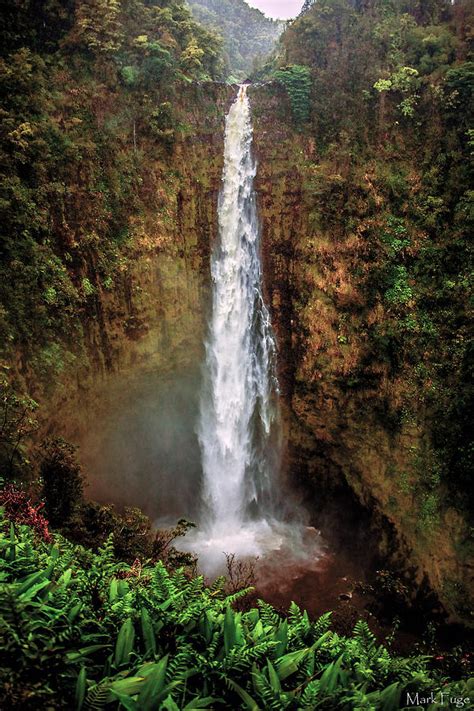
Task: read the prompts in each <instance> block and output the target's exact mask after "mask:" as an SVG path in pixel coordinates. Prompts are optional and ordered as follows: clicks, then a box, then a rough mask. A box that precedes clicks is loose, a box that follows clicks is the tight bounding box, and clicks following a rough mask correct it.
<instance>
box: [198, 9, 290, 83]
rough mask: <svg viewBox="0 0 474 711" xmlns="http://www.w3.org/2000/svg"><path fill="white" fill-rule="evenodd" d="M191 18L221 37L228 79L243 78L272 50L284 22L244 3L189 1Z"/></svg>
mask: <svg viewBox="0 0 474 711" xmlns="http://www.w3.org/2000/svg"><path fill="white" fill-rule="evenodd" d="M189 4H190V7H191V10H192V12H193V15H194V17H195V18H196V20H199V22H202V24H203V25H205V26H206V27H209V28H211V29H213V30H216V31H217V32H218V33H219V34H220V35H222V37H223V38H224V57H225V62H226V67H227V71H228V73H229V76H230V79H231V80H233V81H236V80H242V79H246V78H247V77H248V76H249V75H250V74H251V73H252V72H253V71H254V70H255V69H256V68H257V67H258V66H259V64H261V63H262V62H263V61H264V60H265V59H266V57H267V56H268V55H269V54H270V53H271V52H272V51H273V49H274V47H275V44H276V42H277V40H278V37H279V36H280V34H281V32H282V30H283V23H282V22H278V21H277V20H272V19H270V18H268V17H266V16H265V15H264V14H263V13H262V12H260V10H257V9H255V8H253V7H249V5H248V4H247V3H246V2H245V0H191V1H190V3H189Z"/></svg>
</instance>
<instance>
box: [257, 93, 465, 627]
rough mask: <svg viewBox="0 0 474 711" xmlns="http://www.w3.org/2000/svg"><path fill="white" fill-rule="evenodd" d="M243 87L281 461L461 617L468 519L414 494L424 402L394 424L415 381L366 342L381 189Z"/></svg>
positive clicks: (278, 103)
mask: <svg viewBox="0 0 474 711" xmlns="http://www.w3.org/2000/svg"><path fill="white" fill-rule="evenodd" d="M251 96H252V98H253V104H254V115H255V127H254V136H255V149H256V154H257V158H258V175H257V190H258V194H259V196H260V197H259V199H260V202H259V207H260V216H261V222H262V230H263V256H264V273H265V280H266V288H267V292H268V297H269V303H270V304H271V307H272V316H273V322H274V326H275V329H276V332H277V335H278V343H279V359H280V378H281V381H282V384H283V392H284V398H285V413H286V415H285V417H286V429H287V432H288V452H287V460H288V461H287V464H288V467H289V469H290V471H291V472H292V473H293V476H294V477H296V479H297V480H298V481H300V482H302V483H303V484H304V485H305V486H306V487H307V486H308V485H309V487H310V489H311V490H312V492H313V493H312V496H311V497H310V498H311V501H310V503H309V505H310V506H311V507H312V510H313V511H314V512H315V516H314V523H315V525H318V526H320V527H321V526H322V527H323V529H324V527H325V526H326V528H328V529H331V528H337V527H341V526H343V523H342V522H343V519H344V511H343V510H340V509H339V510H338V507H337V505H336V506H334V501H337V498H338V496H339V494H340V493H341V491H345V492H346V493H347V489H348V490H349V491H350V493H351V496H353V497H355V499H356V500H357V502H358V503H359V504H360V505H361V507H362V508H361V509H360V511H361V512H363V511H364V510H365V511H370V512H371V513H370V516H371V521H372V524H371V527H372V531H373V541H372V543H373V544H374V545H375V547H376V548H377V549H378V550H379V552H381V553H382V554H383V555H384V556H385V557H386V558H385V559H386V560H387V559H388V560H389V561H391V563H392V564H393V565H396V566H397V567H399V568H400V569H401V570H405V571H407V570H408V569H409V568H414V569H415V571H416V575H415V578H416V581H417V582H416V583H415V585H414V588H416V587H417V585H420V584H421V581H422V580H425V581H428V583H429V585H430V586H431V587H432V588H433V589H434V590H435V591H436V592H437V594H438V596H439V598H440V599H441V601H442V603H443V604H444V606H445V607H446V609H447V610H448V612H449V613H450V614H451V615H452V617H453V619H456V618H458V619H459V617H461V618H462V617H463V618H464V619H466V612H467V610H468V607H469V606H468V602H467V601H468V598H469V590H470V589H472V567H469V566H468V564H467V562H466V555H467V554H468V550H469V549H468V546H467V540H468V528H467V525H466V522H465V521H464V519H463V516H462V515H461V514H460V513H459V512H457V511H455V510H454V509H453V508H449V507H448V508H447V510H445V511H443V512H441V514H439V515H437V516H436V517H433V518H432V519H430V517H429V516H428V515H427V513H426V508H427V507H426V503H425V504H423V503H422V502H421V501H420V500H419V499H418V496H417V492H418V491H419V483H420V481H422V478H423V476H424V475H426V471H427V470H429V467H430V458H431V457H432V451H431V447H430V424H429V417H428V413H427V412H426V411H425V410H424V408H423V404H422V403H421V402H420V403H419V406H417V409H416V413H415V416H413V417H411V418H406V420H407V421H403V419H402V421H401V423H397V424H396V425H394V422H393V413H394V412H396V411H397V409H398V408H400V407H401V403H402V402H403V398H404V396H405V394H406V392H407V391H408V389H409V388H410V379H409V377H408V375H406V377H405V376H404V374H403V373H402V375H397V376H393V375H392V374H391V373H390V370H389V368H388V367H387V364H386V363H384V362H383V361H382V360H381V359H378V358H377V356H376V354H374V352H373V344H372V343H371V342H370V336H369V331H370V327H371V324H373V323H377V322H378V321H380V320H381V319H383V318H384V312H383V307H382V306H380V305H378V306H377V307H375V308H374V307H373V306H371V305H369V303H368V300H367V295H366V293H365V290H364V286H363V284H364V277H365V274H366V272H367V269H368V267H367V259H368V257H367V255H368V249H369V248H368V245H367V240H366V238H365V234H366V232H367V230H368V229H369V228H370V227H371V226H373V224H374V221H376V220H377V210H378V207H379V205H380V201H381V199H382V198H381V197H380V195H378V193H377V188H376V187H375V185H374V183H373V181H372V179H371V178H370V175H369V170H368V171H367V172H366V173H365V175H364V174H361V175H360V178H354V176H353V175H349V170H350V169H349V167H348V165H345V164H344V161H343V160H341V159H340V158H339V159H337V160H336V159H335V160H333V161H332V162H331V159H330V158H328V157H325V158H324V159H320V158H319V157H318V148H317V141H314V139H311V138H307V137H304V136H303V135H302V134H299V133H298V132H297V131H295V130H293V129H292V127H291V123H292V122H291V116H290V112H289V107H288V106H287V104H286V100H285V97H284V96H283V97H282V94H281V93H280V92H278V91H276V90H274V89H272V88H268V87H262V88H258V87H257V88H254V89H253V90H252V92H251ZM322 176H323V177H322ZM357 180H358V188H357V189H354V187H353V183H354V182H356V181H357ZM349 190H352V192H351V193H349ZM354 193H355V194H354ZM348 201H351V202H350V214H349V212H348V210H349V208H348V206H347V205H348ZM366 204H370V205H371V206H372V211H370V210H369V209H367V208H365V207H364V205H366ZM345 211H346V212H348V217H347V222H344V219H343V217H342V218H341V216H344V212H345ZM336 213H337V216H336V217H335V216H334V215H335V214H336ZM357 273H359V274H360V278H358V277H357ZM349 498H350V497H349ZM353 524H354V526H355V531H354V535H355V536H356V535H357V533H356V531H357V521H353ZM366 544H367V545H369V543H367V541H366ZM464 547H465V548H464Z"/></svg>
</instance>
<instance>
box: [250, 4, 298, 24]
mask: <svg viewBox="0 0 474 711" xmlns="http://www.w3.org/2000/svg"><path fill="white" fill-rule="evenodd" d="M247 2H248V4H249V5H251V6H252V7H258V9H259V10H261V11H262V12H264V13H265V15H267V17H277V18H279V19H280V20H289V19H291V18H292V17H296V15H297V14H298V13H299V11H300V10H301V7H302V5H303V2H304V0H247Z"/></svg>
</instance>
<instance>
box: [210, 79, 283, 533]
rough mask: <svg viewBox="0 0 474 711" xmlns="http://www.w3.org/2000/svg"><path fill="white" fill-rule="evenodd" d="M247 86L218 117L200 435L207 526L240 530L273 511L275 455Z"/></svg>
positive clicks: (274, 388)
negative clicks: (217, 185)
mask: <svg viewBox="0 0 474 711" xmlns="http://www.w3.org/2000/svg"><path fill="white" fill-rule="evenodd" d="M246 89H247V87H245V86H242V87H241V88H240V90H239V93H238V96H237V99H236V100H235V102H234V103H233V105H232V107H231V109H230V111H229V114H228V116H227V119H226V131H225V147H224V171H223V178H222V189H221V192H220V196H219V206H218V207H219V209H218V215H219V235H218V240H217V243H216V245H215V247H214V250H213V254H212V261H211V274H212V315H211V320H210V325H209V335H208V338H207V342H206V357H205V368H204V384H203V391H202V396H201V408H200V420H199V427H198V435H199V441H200V445H201V451H202V464H203V476H204V484H203V498H204V506H205V513H206V518H207V523H208V527H209V528H210V529H211V530H212V531H213V532H217V531H221V532H224V531H227V532H229V531H230V530H232V531H238V530H239V529H241V528H242V527H243V526H244V524H245V523H246V522H247V521H249V520H250V519H254V520H255V519H258V518H264V517H265V516H268V514H269V512H270V511H271V509H272V474H273V471H272V470H273V469H274V468H275V460H276V459H277V457H275V454H277V452H276V450H277V449H278V381H277V376H276V370H275V362H276V347H275V339H274V336H273V333H272V328H271V323H270V315H269V312H268V309H267V307H266V306H265V303H264V299H263V294H262V270H261V263H260V229H259V222H258V215H257V206H256V196H255V190H254V186H253V183H254V178H255V173H256V164H255V161H254V159H253V156H252V123H251V114H250V105H249V99H248V96H247V91H246Z"/></svg>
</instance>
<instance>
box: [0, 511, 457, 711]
mask: <svg viewBox="0 0 474 711" xmlns="http://www.w3.org/2000/svg"><path fill="white" fill-rule="evenodd" d="M0 526H1V533H0V575H1V585H0V597H1V602H2V605H1V609H2V616H1V618H0V624H1V650H2V651H1V662H0V666H1V669H2V675H3V676H4V679H5V680H6V683H5V685H4V688H3V692H2V694H3V698H2V699H1V703H2V706H4V707H5V708H12V709H13V708H21V709H24V710H25V711H27V710H28V709H37V708H38V707H45V708H46V707H48V708H51V709H64V708H70V709H73V708H76V709H82V708H84V709H100V708H104V707H108V706H111V705H113V707H114V708H117V706H118V707H120V708H124V709H131V710H134V709H137V710H138V709H166V710H167V711H176V709H185V708H186V709H193V708H209V707H220V706H221V707H223V708H234V709H237V708H242V709H253V710H254V711H256V710H257V709H259V708H260V709H308V711H309V709H311V710H312V709H316V708H321V709H337V708H340V709H353V708H369V707H370V708H374V709H385V711H390V709H394V710H395V709H398V708H399V699H400V697H401V694H402V693H404V692H405V691H406V690H415V689H419V690H422V689H426V688H430V689H433V690H434V689H436V688H439V687H440V685H441V684H442V680H441V679H437V678H433V676H432V675H431V674H430V673H429V672H428V659H427V658H423V657H420V658H416V657H414V658H411V659H403V658H399V657H396V656H393V655H391V654H390V652H389V651H388V650H387V649H386V648H384V647H381V646H379V645H378V644H377V643H376V641H375V638H374V636H373V635H372V633H371V632H370V630H369V628H368V627H367V624H366V623H365V622H359V623H358V624H357V625H356V627H355V629H354V633H353V635H352V636H351V637H347V638H346V637H341V636H339V635H337V634H335V633H334V632H332V631H331V630H330V616H329V615H324V616H323V617H322V618H320V619H319V620H317V621H315V622H311V621H310V620H309V619H308V616H307V614H306V613H303V612H301V611H300V610H299V609H298V607H297V606H296V605H294V604H293V605H292V606H291V608H290V611H289V614H288V617H286V618H282V617H281V616H280V615H279V614H277V613H276V612H275V610H273V609H272V608H271V607H270V606H269V605H267V604H265V603H263V602H261V603H260V604H259V607H258V609H251V610H249V611H247V612H235V611H234V610H233V605H234V603H235V602H236V601H237V600H238V599H239V598H241V597H242V596H244V595H245V593H246V591H245V590H243V591H241V592H240V593H236V594H234V595H232V596H230V597H229V596H226V595H225V593H224V592H223V588H224V580H223V579H218V580H217V581H216V582H215V583H214V584H213V585H212V586H211V587H206V585H205V584H204V581H203V579H202V578H188V577H187V576H186V575H185V574H184V572H183V571H182V570H178V571H176V572H175V573H169V572H168V571H167V569H166V568H165V567H164V565H163V564H162V563H161V562H159V563H157V564H155V565H150V564H144V565H138V566H137V564H134V565H133V566H129V565H125V564H123V563H119V562H117V560H116V559H115V557H114V554H113V544H112V539H109V540H108V541H107V542H106V543H105V545H104V546H103V547H102V548H101V549H100V550H99V551H98V552H97V553H93V552H91V551H87V550H85V549H83V548H80V547H77V546H73V545H72V544H71V543H69V542H67V541H66V540H65V539H63V538H62V537H61V536H56V540H55V541H54V543H52V544H50V543H46V542H41V541H40V540H37V539H36V538H35V536H34V533H33V531H32V530H31V529H30V528H28V527H27V526H21V525H20V526H18V525H13V524H11V525H10V524H9V522H8V521H7V520H6V519H5V518H4V517H3V516H2V519H1V524H0ZM451 690H452V691H453V692H454V691H456V692H457V693H458V695H460V694H461V693H464V695H465V696H467V695H468V688H467V686H466V685H465V684H462V683H459V684H453V685H452V686H451Z"/></svg>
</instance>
